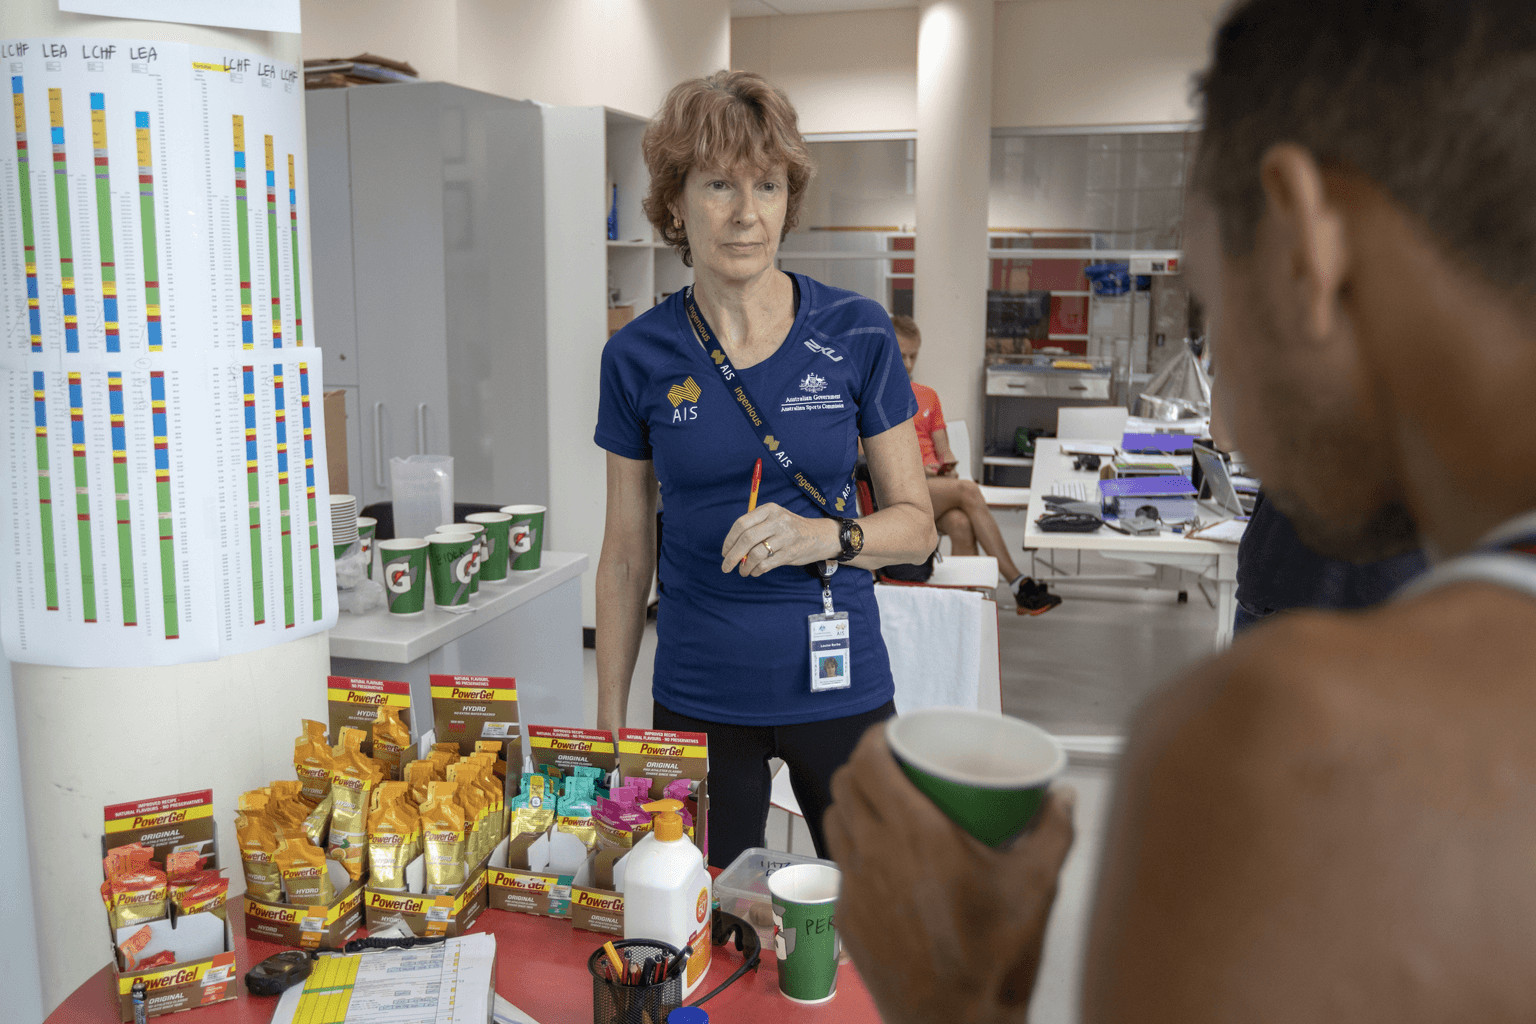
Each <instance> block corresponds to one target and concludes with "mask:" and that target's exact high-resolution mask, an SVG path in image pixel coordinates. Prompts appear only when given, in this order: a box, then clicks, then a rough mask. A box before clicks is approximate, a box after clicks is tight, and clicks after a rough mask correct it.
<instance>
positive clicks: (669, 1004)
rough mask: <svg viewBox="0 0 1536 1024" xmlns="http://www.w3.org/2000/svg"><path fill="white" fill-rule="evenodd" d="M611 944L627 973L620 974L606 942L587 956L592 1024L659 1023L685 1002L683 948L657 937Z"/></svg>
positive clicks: (625, 940) (624, 971) (624, 940)
mask: <svg viewBox="0 0 1536 1024" xmlns="http://www.w3.org/2000/svg"><path fill="white" fill-rule="evenodd" d="M608 945H611V946H612V947H613V948H614V950H615V952H617V954H618V957H619V960H620V961H621V966H622V969H623V970H622V973H623V975H624V976H623V977H619V976H618V974H619V973H620V972H618V971H616V970H615V968H614V966H613V964H612V962H611V959H610V957H609V955H608V951H607V947H606V946H603V947H599V948H598V949H596V950H594V951H593V953H592V955H591V956H590V957H588V958H587V970H588V971H589V972H591V974H592V1024H651V1022H655V1024H660V1022H662V1021H665V1020H666V1019H667V1014H669V1013H671V1012H672V1011H673V1010H675V1009H677V1008H678V1007H679V1006H682V1005H683V979H682V967H683V962H682V951H681V950H679V949H678V948H677V947H676V946H671V945H668V944H667V943H665V942H658V941H656V940H654V939H623V940H621V941H619V942H614V943H609V944H608ZM658 974H660V975H661V980H659V981H658V980H656V977H657V976H658Z"/></svg>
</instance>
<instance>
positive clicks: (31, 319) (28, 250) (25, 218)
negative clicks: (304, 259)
mask: <svg viewBox="0 0 1536 1024" xmlns="http://www.w3.org/2000/svg"><path fill="white" fill-rule="evenodd" d="M11 106H12V107H13V108H14V110H15V115H16V183H17V185H18V186H19V187H20V191H21V246H22V259H23V261H24V262H25V264H26V268H27V327H28V333H29V334H30V335H31V340H32V351H33V352H41V351H42V350H43V319H42V310H41V309H39V308H38V294H37V239H36V238H35V236H34V235H33V231H32V159H31V156H32V154H31V150H30V149H29V148H28V146H27V97H26V91H25V88H24V85H23V82H22V78H21V76H20V75H15V76H13V77H12V78H11ZM290 159H292V158H290ZM290 177H291V174H290ZM295 244H297V243H295Z"/></svg>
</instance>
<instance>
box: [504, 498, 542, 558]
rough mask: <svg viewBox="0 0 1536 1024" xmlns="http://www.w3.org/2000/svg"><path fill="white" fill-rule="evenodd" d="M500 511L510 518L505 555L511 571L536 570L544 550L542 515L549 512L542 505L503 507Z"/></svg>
mask: <svg viewBox="0 0 1536 1024" xmlns="http://www.w3.org/2000/svg"><path fill="white" fill-rule="evenodd" d="M501 510H502V511H503V512H505V513H506V514H507V515H509V516H511V517H512V529H511V539H510V541H509V542H508V548H507V553H508V555H510V556H511V559H512V569H513V571H514V572H529V571H531V570H533V569H537V568H538V567H539V556H540V555H541V554H542V553H543V549H544V513H545V512H548V511H549V510H548V509H546V508H545V507H544V506H543V505H503V506H501Z"/></svg>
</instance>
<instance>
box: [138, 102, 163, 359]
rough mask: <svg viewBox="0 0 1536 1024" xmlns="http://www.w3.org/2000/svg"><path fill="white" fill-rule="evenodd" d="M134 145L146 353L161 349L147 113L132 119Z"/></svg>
mask: <svg viewBox="0 0 1536 1024" xmlns="http://www.w3.org/2000/svg"><path fill="white" fill-rule="evenodd" d="M133 134H134V144H135V146H136V148H137V149H138V153H139V261H140V263H141V264H142V266H143V268H144V327H145V331H146V334H147V337H148V339H149V350H150V351H151V352H159V351H161V349H162V348H163V344H164V343H163V341H162V337H161V334H160V249H159V246H158V245H157V244H156V232H155V165H154V161H153V160H152V159H151V153H150V140H149V111H147V110H138V111H135V112H134V115H133Z"/></svg>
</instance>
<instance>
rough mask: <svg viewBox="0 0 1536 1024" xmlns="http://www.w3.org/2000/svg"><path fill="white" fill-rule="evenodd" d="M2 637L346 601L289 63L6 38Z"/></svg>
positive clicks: (125, 648)
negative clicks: (339, 572) (307, 319)
mask: <svg viewBox="0 0 1536 1024" xmlns="http://www.w3.org/2000/svg"><path fill="white" fill-rule="evenodd" d="M0 71H3V72H4V78H3V81H4V82H5V86H6V88H7V89H8V90H9V92H10V96H11V106H12V117H13V126H14V127H13V135H12V138H11V139H10V140H4V141H0V325H3V330H0V480H3V482H4V487H3V491H0V583H3V585H4V586H5V588H6V589H7V591H8V592H12V593H15V594H17V595H19V599H18V600H16V601H14V602H13V601H7V602H6V604H5V606H4V609H3V618H0V639H3V641H4V646H5V653H6V655H7V656H8V657H9V658H10V659H11V660H14V661H21V662H30V663H40V664H54V665H69V666H81V667H90V666H104V667H110V666H132V665H150V664H173V663H181V662H195V661H206V660H210V659H213V658H217V657H220V656H222V655H225V654H231V653H235V652H238V651H245V650H254V649H256V648H259V647H263V646H267V645H269V644H273V643H280V642H282V641H284V640H288V639H293V638H295V637H298V636H302V635H305V634H306V633H312V632H316V631H318V630H320V629H324V628H326V627H327V626H329V625H331V624H333V623H334V621H335V616H336V599H335V584H334V564H333V559H332V557H331V550H332V549H331V546H330V539H329V533H330V530H329V522H328V521H326V522H321V521H320V517H319V516H318V515H317V510H318V509H324V508H327V507H328V504H329V502H328V494H327V492H326V479H327V477H326V471H325V464H324V459H325V439H324V423H323V421H322V419H321V409H322V403H321V401H320V387H321V383H320V363H321V355H320V350H319V349H318V348H315V347H313V346H314V340H313V339H312V338H307V337H306V336H305V333H304V323H303V300H304V297H305V296H306V295H307V294H308V290H309V255H308V253H309V239H308V221H309V216H308V209H307V206H306V205H305V186H304V166H303V162H304V150H303V146H302V131H303V106H302V104H303V90H302V83H301V81H300V79H299V76H298V70H297V69H295V68H293V67H291V66H287V65H282V64H277V63H274V62H271V61H268V60H265V59H263V58H255V57H250V56H245V55H239V54H225V53H219V52H215V51H211V50H207V49H205V48H199V47H189V46H186V45H183V44H176V43H157V42H133V41H127V40H120V39H117V40H103V41H100V42H93V41H92V40H89V39H76V38H70V39H25V40H5V41H0Z"/></svg>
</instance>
